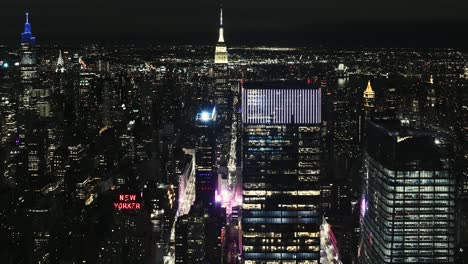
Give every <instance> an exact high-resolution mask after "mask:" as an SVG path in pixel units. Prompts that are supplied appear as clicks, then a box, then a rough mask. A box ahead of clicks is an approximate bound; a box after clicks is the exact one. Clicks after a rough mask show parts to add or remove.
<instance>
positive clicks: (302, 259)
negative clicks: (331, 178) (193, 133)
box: [241, 82, 321, 264]
mask: <svg viewBox="0 0 468 264" xmlns="http://www.w3.org/2000/svg"><path fill="white" fill-rule="evenodd" d="M241 90H242V125H243V128H242V129H243V135H242V151H243V153H242V182H243V205H242V208H243V209H242V249H243V258H244V261H245V263H246V264H260V263H262V264H263V263H319V258H320V238H319V236H320V228H319V225H320V223H321V222H320V217H319V212H318V210H319V208H318V206H319V199H320V186H319V177H320V174H321V171H320V154H321V150H320V148H321V89H320V88H319V87H316V86H314V85H313V84H310V83H307V82H245V83H242V87H241Z"/></svg>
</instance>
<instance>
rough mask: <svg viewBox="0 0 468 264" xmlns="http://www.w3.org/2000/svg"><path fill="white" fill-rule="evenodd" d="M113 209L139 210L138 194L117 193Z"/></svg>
mask: <svg viewBox="0 0 468 264" xmlns="http://www.w3.org/2000/svg"><path fill="white" fill-rule="evenodd" d="M114 209H116V210H140V209H141V203H140V202H139V196H138V195H136V194H119V195H117V201H115V202H114Z"/></svg>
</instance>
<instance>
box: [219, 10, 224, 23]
mask: <svg viewBox="0 0 468 264" xmlns="http://www.w3.org/2000/svg"><path fill="white" fill-rule="evenodd" d="M219 26H220V27H223V6H221V11H220V15H219Z"/></svg>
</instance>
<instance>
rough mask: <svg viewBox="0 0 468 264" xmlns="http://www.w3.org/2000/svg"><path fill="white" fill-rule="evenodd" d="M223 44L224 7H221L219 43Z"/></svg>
mask: <svg viewBox="0 0 468 264" xmlns="http://www.w3.org/2000/svg"><path fill="white" fill-rule="evenodd" d="M223 42H224V29H223V7H221V9H220V14H219V38H218V43H223Z"/></svg>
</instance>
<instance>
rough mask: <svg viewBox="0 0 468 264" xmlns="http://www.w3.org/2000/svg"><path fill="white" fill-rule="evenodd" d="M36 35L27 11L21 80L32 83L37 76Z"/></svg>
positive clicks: (23, 37)
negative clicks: (33, 32) (32, 29)
mask: <svg viewBox="0 0 468 264" xmlns="http://www.w3.org/2000/svg"><path fill="white" fill-rule="evenodd" d="M34 45H36V37H34V36H33V35H32V32H31V24H30V23H29V13H26V23H24V32H23V33H21V62H20V67H21V68H20V70H21V81H22V82H23V83H31V82H32V81H33V79H34V78H35V77H36V71H37V66H36V54H35V52H34Z"/></svg>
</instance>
